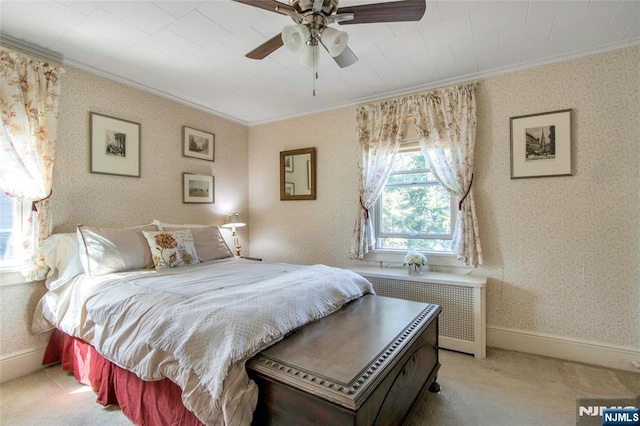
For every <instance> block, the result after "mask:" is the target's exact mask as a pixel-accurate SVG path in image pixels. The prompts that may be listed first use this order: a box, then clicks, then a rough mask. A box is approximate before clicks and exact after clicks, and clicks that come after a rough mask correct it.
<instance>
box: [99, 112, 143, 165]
mask: <svg viewBox="0 0 640 426" xmlns="http://www.w3.org/2000/svg"><path fill="white" fill-rule="evenodd" d="M89 138H90V140H89V158H90V164H89V166H90V172H91V173H102V174H106V175H120V176H132V177H140V123H134V122H133V121H128V120H123V119H120V118H115V117H109V116H108V115H103V114H98V113H96V112H89Z"/></svg>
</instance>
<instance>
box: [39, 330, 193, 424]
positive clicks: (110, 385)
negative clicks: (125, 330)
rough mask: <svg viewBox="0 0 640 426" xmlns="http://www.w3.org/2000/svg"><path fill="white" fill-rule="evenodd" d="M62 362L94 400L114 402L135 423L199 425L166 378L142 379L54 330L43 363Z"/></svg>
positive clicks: (77, 341) (80, 342) (78, 340)
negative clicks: (151, 380)
mask: <svg viewBox="0 0 640 426" xmlns="http://www.w3.org/2000/svg"><path fill="white" fill-rule="evenodd" d="M56 362H61V363H62V369H63V370H64V371H68V372H70V373H73V375H74V376H75V378H76V380H77V381H78V382H80V383H82V384H85V385H87V386H91V388H92V389H93V391H94V392H95V393H96V394H97V396H98V398H97V402H98V403H99V404H102V405H104V406H107V405H109V404H117V405H119V406H120V409H121V410H122V412H123V413H124V415H125V416H127V418H129V420H131V421H132V422H133V423H134V424H136V425H144V426H159V425H181V426H201V425H202V423H201V422H200V421H199V420H198V418H197V417H196V416H195V415H194V414H193V413H192V412H191V411H189V410H187V408H186V407H185V406H184V405H183V404H182V399H181V396H182V390H181V389H180V387H179V386H178V385H176V384H175V383H173V382H172V381H170V380H169V379H163V380H159V381H154V382H146V381H144V380H142V379H140V378H139V377H138V376H136V375H135V374H134V373H132V372H130V371H128V370H125V369H124V368H121V367H118V366H117V365H115V364H113V363H112V362H110V361H107V360H106V359H105V358H104V357H102V356H101V355H100V354H99V353H98V352H96V350H95V349H94V348H93V346H91V345H89V344H88V343H86V342H85V341H83V340H80V339H78V338H75V337H71V336H69V335H67V334H65V333H63V332H62V331H60V330H55V331H54V332H53V334H52V335H51V338H50V339H49V345H48V346H47V350H46V352H45V354H44V360H43V361H42V363H43V364H52V363H56Z"/></svg>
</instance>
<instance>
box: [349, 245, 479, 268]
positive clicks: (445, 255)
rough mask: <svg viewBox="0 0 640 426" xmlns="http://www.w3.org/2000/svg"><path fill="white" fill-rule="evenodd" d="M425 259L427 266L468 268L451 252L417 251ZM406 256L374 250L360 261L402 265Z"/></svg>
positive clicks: (400, 252) (398, 251)
mask: <svg viewBox="0 0 640 426" xmlns="http://www.w3.org/2000/svg"><path fill="white" fill-rule="evenodd" d="M419 253H422V254H424V255H425V256H426V257H427V261H428V263H429V265H438V266H451V267H456V268H464V267H468V266H467V265H465V264H464V262H463V261H462V260H458V257H457V255H456V254H455V253H453V252H443V251H419ZM406 254H407V252H406V251H403V250H381V249H374V250H371V251H370V252H369V253H366V254H365V255H364V256H363V258H362V260H364V261H366V262H384V263H387V262H389V263H399V264H403V263H404V256H405V255H406Z"/></svg>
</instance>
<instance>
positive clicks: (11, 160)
mask: <svg viewBox="0 0 640 426" xmlns="http://www.w3.org/2000/svg"><path fill="white" fill-rule="evenodd" d="M63 72H64V70H63V69H62V68H61V67H58V66H53V65H50V64H48V63H46V62H41V61H38V60H35V59H32V58H30V57H29V56H27V55H24V54H21V53H18V52H15V51H12V50H9V49H7V48H5V47H2V46H0V76H1V78H0V102H1V103H2V133H1V134H0V153H1V154H0V155H2V162H1V163H0V164H1V167H0V190H2V191H3V192H4V193H6V194H7V195H8V196H10V197H12V198H15V199H17V200H21V201H23V200H29V201H33V208H32V210H33V211H32V215H31V217H30V219H29V220H28V223H27V224H26V225H25V227H24V228H25V234H24V239H23V244H22V254H23V258H22V261H21V265H20V272H21V273H22V275H24V276H25V277H26V278H27V280H29V281H34V280H40V279H44V276H45V274H46V267H45V265H44V262H42V259H41V258H40V255H39V247H40V243H41V242H42V241H43V240H44V239H45V238H46V237H47V236H48V235H49V234H50V232H51V211H50V208H49V196H50V195H51V179H52V172H53V161H54V157H55V150H56V137H57V126H58V102H59V98H60V75H61V74H62V73H63Z"/></svg>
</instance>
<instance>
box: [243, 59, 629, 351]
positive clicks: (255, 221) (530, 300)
mask: <svg viewBox="0 0 640 426" xmlns="http://www.w3.org/2000/svg"><path fill="white" fill-rule="evenodd" d="M639 70H640V47H632V48H626V49H621V50H616V51H612V52H608V53H603V54H598V55H594V56H590V57H584V58H580V59H575V60H570V61H566V62H562V63H558V64H552V65H546V66H541V67H538V68H533V69H529V70H523V71H518V72H513V73H509V74H505V75H501V76H496V77H491V78H487V79H485V80H482V81H480V82H479V85H478V88H477V104H478V128H477V139H476V154H475V161H476V169H475V177H474V188H475V189H474V190H475V197H476V202H477V213H478V219H479V224H480V234H481V238H482V244H483V251H484V256H485V265H484V266H483V267H479V268H477V269H475V270H464V269H461V270H458V269H456V270H455V272H461V271H462V272H465V273H473V274H477V275H483V276H487V277H488V278H489V280H488V290H487V292H488V297H487V315H488V321H487V323H488V326H494V327H504V328H510V329H520V330H525V331H530V332H535V333H545V334H549V335H554V336H561V337H567V338H573V339H582V340H587V341H593V342H600V343H603V344H612V345H620V346H625V347H636V348H637V347H640V327H638V324H640V289H639V287H638V283H639V282H640V270H639V268H640V266H639V265H640V258H639V253H640V247H638V242H639V241H640V226H639V225H638V224H639V223H640V220H639V219H640V218H639V214H640V168H639V167H638V164H640V161H639V160H640V149H639V146H638V141H639V140H640V130H639V127H638V124H637V123H638V122H640V105H639V101H638V99H640V88H639V85H640V72H639ZM319 90H320V92H321V89H319ZM561 109H573V116H572V117H573V123H572V129H573V143H574V163H575V175H574V176H568V177H549V178H538V179H519V180H511V179H510V166H509V164H510V163H509V156H510V151H509V145H510V143H509V137H510V136H509V118H510V117H513V116H519V115H526V114H534V113H542V112H548V111H554V110H561ZM355 135H356V133H355V107H348V108H342V109H338V110H333V111H328V112H324V113H320V114H315V115H310V116H305V117H300V118H296V119H291V120H284V121H280V122H276V123H270V124H265V125H261V126H257V127H253V128H251V129H250V132H249V196H250V199H251V203H250V215H251V225H252V232H251V252H252V255H254V256H262V257H265V258H266V259H268V260H276V261H291V262H298V263H306V264H311V263H327V264H331V265H337V266H349V265H351V264H352V263H351V262H350V261H349V260H348V259H347V252H348V247H349V244H350V241H351V232H352V230H353V225H354V222H355V215H356V211H357V203H358V186H357V156H356V150H355V137H356V136H355ZM310 146H315V147H316V148H317V152H318V167H317V172H318V179H317V185H318V199H317V200H315V201H280V200H279V198H278V175H277V173H275V171H276V170H277V168H278V151H280V150H287V149H296V148H304V147H310Z"/></svg>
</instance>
